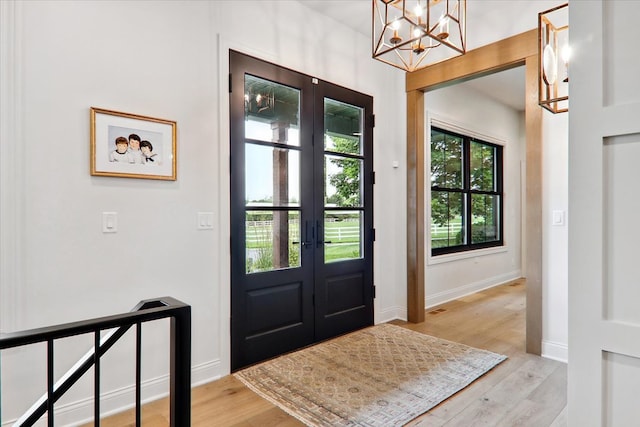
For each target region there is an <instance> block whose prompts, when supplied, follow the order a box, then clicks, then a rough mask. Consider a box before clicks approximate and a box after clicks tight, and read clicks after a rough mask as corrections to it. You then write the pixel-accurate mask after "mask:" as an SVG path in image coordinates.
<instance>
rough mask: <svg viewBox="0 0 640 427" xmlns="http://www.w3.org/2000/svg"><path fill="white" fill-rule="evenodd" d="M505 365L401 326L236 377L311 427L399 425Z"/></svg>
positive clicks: (348, 337) (376, 330) (273, 362)
mask: <svg viewBox="0 0 640 427" xmlns="http://www.w3.org/2000/svg"><path fill="white" fill-rule="evenodd" d="M505 359H506V356H502V355H499V354H495V353H491V352H489V351H485V350H479V349H476V348H473V347H468V346H466V345H462V344H457V343H454V342H450V341H445V340H442V339H439V338H434V337H431V336H429V335H425V334H421V333H419V332H414V331H411V330H408V329H405V328H402V327H399V326H394V325H389V324H381V325H377V326H372V327H370V328H366V329H363V330H360V331H357V332H353V333H351V334H348V335H344V336H341V337H338V338H335V339H332V340H330V341H326V342H324V343H320V344H317V345H314V346H312V347H308V348H305V349H302V350H299V351H296V352H294V353H291V354H287V355H284V356H281V357H278V358H276V359H273V360H270V361H267V362H263V363H261V364H258V365H254V366H251V367H249V368H246V369H244V370H242V371H238V372H236V373H235V374H234V375H235V377H236V378H238V379H239V380H240V381H242V382H243V383H244V384H246V385H247V387H249V388H250V389H251V390H253V391H255V392H256V393H258V394H259V395H260V396H262V397H264V398H265V399H267V400H269V401H270V402H272V403H274V404H275V405H277V406H279V407H280V408H282V409H283V410H285V411H286V412H288V413H289V414H291V415H292V416H294V417H296V418H298V419H299V420H300V421H302V422H304V423H305V424H307V425H309V426H331V427H334V426H384V427H390V426H402V425H404V424H406V423H407V422H409V421H410V420H412V419H413V418H415V417H417V416H418V415H420V414H423V413H424V412H426V411H428V410H429V409H431V408H433V407H434V406H436V405H437V404H438V403H440V402H442V401H443V400H445V399H447V398H448V397H449V396H451V395H452V394H454V393H456V392H458V391H460V390H462V389H463V388H465V387H466V386H468V385H469V384H470V383H472V382H473V381H475V380H476V379H477V378H478V377H480V376H481V375H483V374H484V373H486V372H487V371H489V370H490V369H491V368H493V367H494V366H496V365H497V364H499V363H500V362H502V361H503V360H505Z"/></svg>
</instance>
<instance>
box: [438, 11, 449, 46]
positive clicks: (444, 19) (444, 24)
mask: <svg viewBox="0 0 640 427" xmlns="http://www.w3.org/2000/svg"><path fill="white" fill-rule="evenodd" d="M438 25H439V26H440V33H439V34H436V37H438V38H439V39H440V40H445V39H447V38H449V17H448V16H447V15H445V14H444V13H443V14H442V16H441V17H440V19H439V20H438Z"/></svg>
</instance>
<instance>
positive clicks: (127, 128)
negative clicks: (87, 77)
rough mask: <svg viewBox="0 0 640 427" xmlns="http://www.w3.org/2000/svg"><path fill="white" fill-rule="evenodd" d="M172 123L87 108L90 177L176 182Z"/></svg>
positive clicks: (174, 133) (173, 124)
mask: <svg viewBox="0 0 640 427" xmlns="http://www.w3.org/2000/svg"><path fill="white" fill-rule="evenodd" d="M176 127H177V126H176V122H174V121H171V120H163V119H157V118H154V117H146V116H141V115H138V114H129V113H121V112H118V111H111V110H104V109H101V108H94V107H91V175H97V176H115V177H124V178H145V179H164V180H170V181H175V180H176V154H177V153H176V134H177V133H176V132H177V130H176Z"/></svg>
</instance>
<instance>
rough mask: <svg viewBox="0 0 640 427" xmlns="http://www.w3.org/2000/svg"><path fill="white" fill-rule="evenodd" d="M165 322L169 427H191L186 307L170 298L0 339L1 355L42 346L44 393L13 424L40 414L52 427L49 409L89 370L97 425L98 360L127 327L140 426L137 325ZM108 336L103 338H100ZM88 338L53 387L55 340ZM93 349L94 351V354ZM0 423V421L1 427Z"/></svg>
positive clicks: (33, 419) (31, 421) (139, 339)
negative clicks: (89, 344)
mask: <svg viewBox="0 0 640 427" xmlns="http://www.w3.org/2000/svg"><path fill="white" fill-rule="evenodd" d="M164 318H170V319H171V326H170V329H171V330H170V360H169V366H170V369H169V370H170V372H169V375H170V380H169V393H170V397H169V407H170V414H171V415H170V426H171V427H183V426H189V425H190V424H191V306H189V305H187V304H185V303H183V302H181V301H178V300H177V299H175V298H172V297H163V298H156V299H149V300H143V301H140V302H139V303H138V304H137V305H136V306H135V307H134V308H133V309H132V310H131V311H130V312H128V313H123V314H117V315H114V316H106V317H100V318H96V319H91V320H84V321H80V322H72V323H66V324H62V325H57V326H49V327H44V328H37V329H30V330H26V331H20V332H12V333H7V334H0V351H2V350H5V349H9V348H14V347H21V346H25V345H29V344H36V343H42V342H46V343H47V392H46V393H45V394H43V395H42V397H41V398H40V399H38V401H36V403H35V404H34V405H33V406H32V407H31V408H30V409H29V410H28V411H27V412H26V413H25V414H24V415H23V416H22V417H20V418H19V419H18V420H17V421H16V422H15V423H14V426H20V427H22V426H32V425H34V424H35V423H36V422H37V421H38V420H39V419H40V418H41V417H42V416H43V415H44V414H45V413H46V414H47V420H48V426H49V427H53V426H54V404H55V402H56V401H57V400H58V399H59V398H60V397H61V396H62V395H63V394H64V393H65V392H66V391H68V390H69V389H70V388H71V386H73V384H75V382H76V381H78V380H79V379H80V378H81V377H82V375H83V374H84V373H86V372H87V371H88V370H89V369H90V368H91V367H92V366H95V369H94V399H93V400H94V408H93V409H94V425H95V426H99V425H100V358H101V357H102V355H104V354H105V353H106V352H107V350H109V349H110V348H111V347H112V346H113V345H114V344H115V343H116V342H117V341H118V340H119V339H120V338H121V337H122V336H123V335H124V334H125V333H126V332H127V331H128V330H129V329H130V328H131V327H132V326H134V325H135V326H136V381H135V387H136V391H135V394H136V396H135V403H136V414H135V418H136V426H140V425H141V404H140V400H141V393H140V391H141V388H140V383H141V364H142V356H141V355H142V352H141V346H142V323H144V322H149V321H152V320H159V319H164ZM108 329H110V331H109V332H108V333H107V334H106V335H105V336H103V337H101V332H102V331H104V330H108ZM87 333H93V334H94V347H93V348H92V349H91V350H89V351H88V352H87V353H86V354H85V355H84V356H83V357H82V358H80V360H78V362H76V364H75V365H74V366H73V367H72V368H71V369H69V371H67V373H65V374H64V375H63V376H62V377H61V378H60V379H59V380H58V381H56V382H54V376H53V368H54V346H53V343H54V341H55V340H57V339H60V338H67V337H71V336H75V335H82V334H87ZM96 349H97V351H96ZM1 423H2V420H1V419H0V424H1Z"/></svg>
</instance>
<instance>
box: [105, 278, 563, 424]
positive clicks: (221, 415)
mask: <svg viewBox="0 0 640 427" xmlns="http://www.w3.org/2000/svg"><path fill="white" fill-rule="evenodd" d="M525 286H526V285H525V281H524V280H518V281H515V282H512V283H509V284H506V285H502V286H498V287H495V288H491V289H488V290H485V291H482V292H479V293H476V294H473V295H469V296H466V297H463V298H460V299H457V300H455V301H451V302H449V303H446V304H442V305H441V306H438V307H434V308H432V309H429V310H427V312H426V315H425V321H424V322H423V323H419V324H407V323H405V322H402V321H394V322H392V323H394V324H397V325H402V326H404V327H406V328H409V329H413V330H415V331H419V332H423V333H426V334H429V335H433V336H436V337H440V338H444V339H447V340H450V341H456V342H460V343H463V344H467V345H470V346H473V347H477V348H483V349H486V350H490V351H494V352H497V353H501V354H505V355H507V356H508V357H509V358H508V359H507V360H506V361H504V362H503V363H501V364H500V365H498V366H497V367H496V368H494V369H493V370H492V371H490V372H489V373H488V374H487V375H485V376H483V377H482V378H480V379H479V380H477V381H475V382H474V383H473V384H471V385H470V386H469V387H467V388H466V389H464V390H462V391H461V392H459V393H457V394H456V395H454V396H452V397H451V398H449V399H448V400H446V401H444V402H442V403H441V404H440V405H438V406H437V407H435V408H433V409H432V410H431V411H429V412H428V413H426V414H424V415H422V416H420V417H418V418H416V419H414V420H413V421H411V422H410V423H408V424H407V426H408V427H418V426H419V427H436V426H438V427H439V426H446V427H471V426H491V427H514V426H529V427H565V426H566V425H567V422H566V409H565V407H566V394H567V393H566V382H567V367H566V365H565V364H564V363H561V362H556V361H552V360H548V359H543V358H541V357H538V356H533V355H530V354H526V353H525V352H524V347H525V332H524V331H525ZM168 411H169V409H168V402H167V399H163V400H161V401H158V402H153V403H151V404H148V405H145V406H144V408H143V413H142V418H143V419H142V424H143V425H144V426H145V427H164V426H168V425H169V422H168ZM101 425H102V426H106V427H124V426H133V425H134V415H133V412H132V411H129V412H125V413H122V414H119V415H116V416H113V417H109V418H107V419H104V420H102V421H101ZM302 425H303V424H302V423H300V422H299V421H298V420H296V419H295V418H293V417H291V416H289V415H288V414H286V413H285V412H284V411H282V410H280V409H279V408H277V407H275V406H274V405H272V404H271V403H269V402H267V401H266V400H264V399H262V398H260V397H259V396H258V395H256V394H255V393H253V392H252V391H251V390H249V389H248V388H246V387H245V386H244V385H243V384H242V383H241V382H239V381H238V380H236V379H235V378H234V377H232V376H226V377H224V378H222V379H220V380H218V381H215V382H212V383H209V384H205V385H203V386H200V387H196V388H194V389H193V392H192V426H194V427H199V426H201V427H210V426H216V427H218V426H220V427H224V426H229V427H231V426H233V427H290V426H302Z"/></svg>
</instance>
